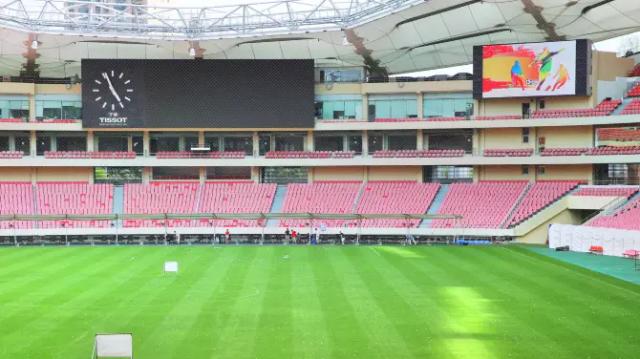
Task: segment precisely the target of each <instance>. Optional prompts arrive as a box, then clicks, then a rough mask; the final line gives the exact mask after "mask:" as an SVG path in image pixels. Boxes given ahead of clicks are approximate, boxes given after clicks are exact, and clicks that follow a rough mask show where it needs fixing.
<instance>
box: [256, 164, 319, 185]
mask: <svg viewBox="0 0 640 359" xmlns="http://www.w3.org/2000/svg"><path fill="white" fill-rule="evenodd" d="M308 174H309V169H308V168H306V167H263V168H262V182H263V183H277V184H288V183H307V179H308Z"/></svg>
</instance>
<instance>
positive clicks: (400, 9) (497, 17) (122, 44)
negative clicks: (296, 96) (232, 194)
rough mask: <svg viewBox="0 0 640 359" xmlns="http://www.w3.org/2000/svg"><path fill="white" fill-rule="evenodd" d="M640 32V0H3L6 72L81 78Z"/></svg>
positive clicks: (417, 62) (393, 60)
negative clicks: (98, 72)
mask: <svg viewBox="0 0 640 359" xmlns="http://www.w3.org/2000/svg"><path fill="white" fill-rule="evenodd" d="M136 2H137V1H135V0H132V1H130V3H136ZM147 3H149V4H151V3H153V1H147ZM638 30H640V2H638V0H613V1H612V0H604V1H603V0H582V1H568V0H511V1H509V0H485V1H480V0H425V1H420V0H291V1H286V0H280V1H265V2H260V3H253V4H247V3H245V4H242V5H220V6H214V7H206V8H183V7H175V6H174V7H167V6H165V7H162V6H152V5H130V4H122V3H119V4H108V3H106V2H98V1H96V2H87V1H64V0H0V74H3V75H13V76H15V75H18V74H19V72H20V70H21V69H22V67H23V64H25V63H26V62H27V60H28V59H30V60H31V61H35V63H36V64H38V65H39V70H40V76H42V77H63V76H73V75H75V74H79V70H80V60H81V59H82V58H141V59H182V58H184V59H188V58H192V57H193V56H192V55H191V54H190V53H194V51H195V53H196V56H198V57H200V56H202V57H203V58H205V59H290V58H311V59H315V60H316V64H317V66H365V65H369V66H371V65H374V66H380V67H382V68H384V69H386V71H388V73H403V72H411V71H419V70H427V69H434V68H440V67H446V66H453V65H459V64H466V63H470V62H471V61H472V46H473V45H480V44H489V43H506V42H530V41H545V40H562V39H576V38H588V39H592V40H594V41H599V40H604V39H608V38H611V37H615V36H619V35H623V34H628V33H631V32H635V31H638ZM34 41H36V42H37V44H36V45H37V46H35V49H34V48H33V47H34V46H33V42H34ZM192 48H193V49H194V50H192V51H190V49H192Z"/></svg>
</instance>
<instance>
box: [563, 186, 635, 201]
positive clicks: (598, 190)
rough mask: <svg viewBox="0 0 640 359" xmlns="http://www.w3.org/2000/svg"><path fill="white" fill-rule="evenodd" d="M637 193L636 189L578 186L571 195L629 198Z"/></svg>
mask: <svg viewBox="0 0 640 359" xmlns="http://www.w3.org/2000/svg"><path fill="white" fill-rule="evenodd" d="M637 192H638V187H629V186H624V187H618V186H580V188H578V189H577V190H576V191H574V192H573V193H571V195H573V196H606V197H608V196H615V197H626V198H631V196H633V195H634V194H636V193H637Z"/></svg>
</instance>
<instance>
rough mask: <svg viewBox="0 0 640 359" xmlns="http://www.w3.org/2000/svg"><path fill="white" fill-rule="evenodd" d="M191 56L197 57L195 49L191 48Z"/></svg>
mask: <svg viewBox="0 0 640 359" xmlns="http://www.w3.org/2000/svg"><path fill="white" fill-rule="evenodd" d="M189 56H192V57H193V56H196V49H195V48H193V47H190V48H189Z"/></svg>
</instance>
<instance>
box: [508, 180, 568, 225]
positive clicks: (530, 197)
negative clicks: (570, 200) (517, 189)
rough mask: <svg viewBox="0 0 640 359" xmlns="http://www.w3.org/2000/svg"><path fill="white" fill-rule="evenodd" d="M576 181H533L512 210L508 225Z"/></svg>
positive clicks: (527, 216) (553, 198) (555, 197)
mask: <svg viewBox="0 0 640 359" xmlns="http://www.w3.org/2000/svg"><path fill="white" fill-rule="evenodd" d="M578 184H579V183H578V182H577V181H541V182H536V183H534V184H533V185H532V186H531V187H530V188H529V190H528V191H527V193H526V195H525V196H524V197H523V198H522V201H521V202H520V203H519V204H518V206H517V207H516V208H515V210H514V211H513V214H512V216H511V219H510V220H509V226H515V225H517V224H519V223H521V222H523V221H525V220H526V219H528V218H529V217H531V216H533V215H534V214H536V213H538V212H540V211H541V210H542V209H544V208H545V207H547V206H548V205H550V204H551V203H553V202H555V201H557V200H558V199H560V197H562V196H564V195H565V194H567V193H568V192H569V191H571V190H572V189H574V188H575V187H576V186H578Z"/></svg>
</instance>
